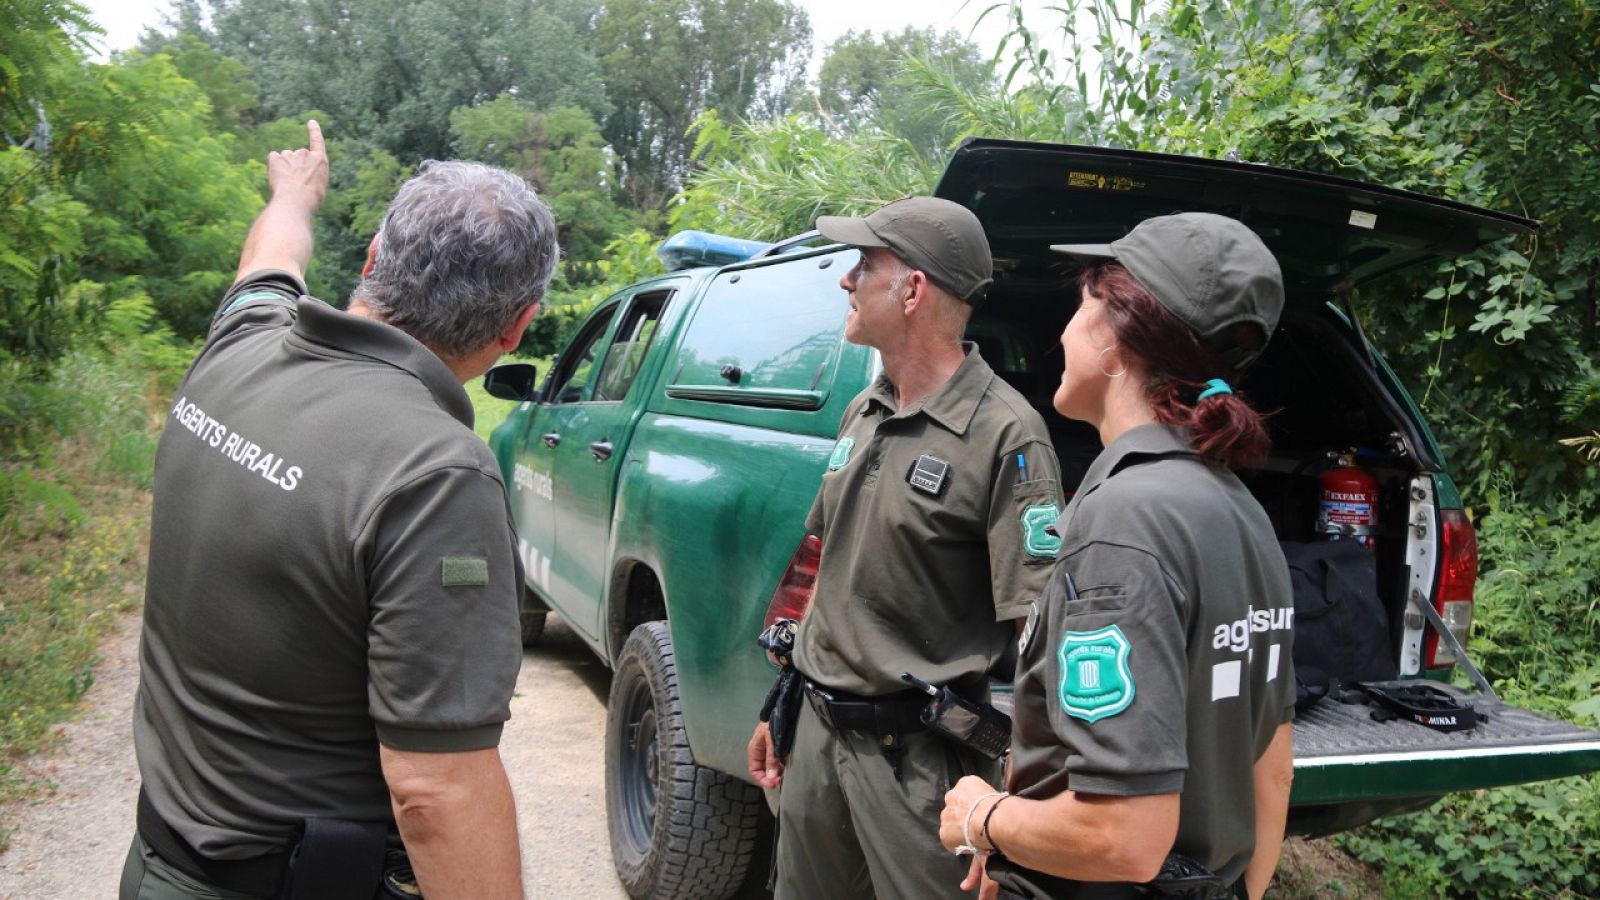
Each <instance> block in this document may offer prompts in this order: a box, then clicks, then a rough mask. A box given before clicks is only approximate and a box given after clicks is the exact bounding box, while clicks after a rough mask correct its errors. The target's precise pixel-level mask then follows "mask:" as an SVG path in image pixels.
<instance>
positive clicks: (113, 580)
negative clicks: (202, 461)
mask: <svg viewBox="0 0 1600 900" xmlns="http://www.w3.org/2000/svg"><path fill="white" fill-rule="evenodd" d="M99 289H100V288H99V287H98V286H85V285H79V286H76V287H74V289H73V290H72V291H70V292H69V301H70V302H77V301H78V300H80V299H81V298H80V297H79V296H78V295H79V294H80V293H82V292H84V291H96V290H99ZM103 308H104V310H105V314H104V317H103V319H102V321H101V323H100V324H101V327H100V328H99V329H98V330H97V331H96V332H94V333H92V334H90V333H85V334H83V335H80V336H79V337H78V338H77V340H76V341H75V343H74V346H72V347H71V348H69V349H68V350H67V352H65V353H64V355H63V356H62V357H61V359H60V361H59V363H58V364H57V365H56V366H54V367H53V369H52V370H51V371H50V373H49V374H48V376H47V377H44V378H42V379H41V378H31V379H25V380H24V379H18V380H12V379H10V378H0V404H5V405H10V406H15V403H14V399H13V398H14V397H15V396H16V395H17V394H18V393H27V394H28V395H29V396H30V398H31V400H30V402H32V403H34V404H36V407H37V410H38V411H41V412H44V411H47V412H48V416H47V417H46V416H42V415H37V416H33V417H31V418H30V419H29V420H28V424H29V425H30V428H29V429H27V430H26V431H25V432H24V434H25V436H26V438H27V440H26V442H25V443H19V442H17V441H14V440H8V446H7V447H6V448H5V449H6V450H7V453H6V455H5V456H4V457H0V797H5V796H8V795H10V794H12V793H14V792H15V791H16V790H17V789H18V786H19V784H18V782H19V778H18V776H17V774H16V772H15V770H14V765H15V763H16V762H17V760H18V759H20V758H21V757H23V756H26V755H28V754H31V753H33V752H36V751H37V750H38V749H39V748H41V747H42V746H44V745H45V744H46V743H47V742H48V740H49V736H50V733H51V732H50V728H51V726H52V725H54V724H55V723H56V722H59V721H61V720H62V719H64V718H66V717H68V716H69V715H70V714H71V713H72V712H73V710H74V709H75V706H76V704H77V702H78V701H79V700H80V699H81V698H82V696H83V693H84V691H86V690H88V688H89V686H90V684H91V683H92V681H93V677H92V674H91V667H92V665H93V663H94V659H95V650H94V648H95V645H96V642H97V640H98V638H99V636H100V634H101V633H102V632H103V631H104V630H105V628H106V627H107V626H108V625H109V624H110V623H111V622H112V621H113V617H112V616H111V615H109V614H110V613H112V612H115V611H118V610H124V609H127V608H129V606H130V605H131V604H133V603H134V602H135V600H136V598H137V596H138V592H137V586H138V579H139V568H140V565H141V562H142V558H143V553H142V549H141V540H142V535H143V533H144V528H143V524H142V523H143V520H144V514H143V513H142V512H141V510H142V509H143V508H145V503H146V501H144V500H143V499H141V496H140V495H139V494H138V493H137V492H136V491H135V490H133V489H134V488H148V487H149V480H150V472H151V464H152V462H153V459H154V450H155V436H154V433H153V431H152V426H153V425H156V424H159V423H160V422H162V421H164V419H165V416H162V415H159V413H157V414H152V411H153V409H154V410H164V409H165V406H166V403H165V399H166V397H167V396H168V394H169V392H170V391H171V389H172V386H173V385H174V384H175V383H176V381H177V379H178V377H179V376H180V375H181V374H182V372H183V369H184V366H185V365H186V364H187V362H188V361H189V359H190V358H191V357H192V356H193V353H194V348H193V347H192V346H182V345H179V344H178V343H176V342H175V341H174V340H173V338H172V335H171V333H170V332H169V331H167V330H166V329H165V328H163V327H162V326H160V324H159V323H158V319H157V315H156V311H155V308H154V306H153V305H152V304H151V303H150V301H149V299H148V298H145V297H142V296H133V297H127V298H123V299H120V300H117V301H114V302H110V303H108V304H106V305H104V307H103ZM3 366H4V363H3V361H0V368H3ZM4 374H7V375H9V374H11V373H9V372H6V373H4Z"/></svg>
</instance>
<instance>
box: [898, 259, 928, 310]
mask: <svg viewBox="0 0 1600 900" xmlns="http://www.w3.org/2000/svg"><path fill="white" fill-rule="evenodd" d="M929 287H930V284H929V282H928V276H926V275H924V274H922V270H920V269H912V270H911V275H910V277H908V278H907V279H906V296H905V299H904V300H902V301H901V303H902V304H903V306H904V309H905V314H906V315H907V316H911V315H914V314H915V313H916V311H917V310H919V309H921V308H922V307H923V306H924V305H926V304H927V303H929V302H931V301H932V300H933V297H932V296H931V295H930V293H929Z"/></svg>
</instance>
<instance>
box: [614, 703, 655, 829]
mask: <svg viewBox="0 0 1600 900" xmlns="http://www.w3.org/2000/svg"><path fill="white" fill-rule="evenodd" d="M624 702H625V705H624V707H623V712H624V714H623V718H622V722H623V727H622V734H621V737H620V739H621V741H622V748H621V749H622V767H621V768H622V821H623V829H624V831H625V832H626V833H627V835H628V842H629V843H630V844H632V845H633V849H634V850H635V851H636V852H638V853H644V852H645V851H647V850H649V848H650V836H651V834H652V833H653V832H654V831H655V824H656V777H657V775H658V773H659V769H660V765H661V763H660V754H659V752H658V751H659V741H658V738H657V732H656V704H655V698H654V697H653V696H652V695H651V693H650V683H649V682H648V681H646V680H645V679H644V678H639V679H637V680H635V681H634V682H633V684H632V685H630V686H629V689H628V696H627V699H626V700H625V701H624Z"/></svg>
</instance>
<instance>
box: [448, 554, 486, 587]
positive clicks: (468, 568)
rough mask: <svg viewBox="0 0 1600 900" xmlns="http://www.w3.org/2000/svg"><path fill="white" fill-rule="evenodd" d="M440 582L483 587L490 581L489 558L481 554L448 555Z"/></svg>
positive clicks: (454, 585) (458, 585)
mask: <svg viewBox="0 0 1600 900" xmlns="http://www.w3.org/2000/svg"><path fill="white" fill-rule="evenodd" d="M440 583H441V584H443V585H444V586H445V587H482V586H483V585H486V584H488V583H489V560H487V559H485V558H484V557H481V556H446V557H445V558H444V572H443V574H442V575H441V577H440Z"/></svg>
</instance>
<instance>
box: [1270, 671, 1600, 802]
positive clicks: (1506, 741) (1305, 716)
mask: <svg viewBox="0 0 1600 900" xmlns="http://www.w3.org/2000/svg"><path fill="white" fill-rule="evenodd" d="M1441 687H1446V689H1447V690H1449V691H1450V692H1451V693H1453V694H1455V695H1456V696H1457V697H1458V698H1459V699H1460V700H1461V701H1462V702H1466V703H1472V704H1473V705H1474V706H1475V707H1476V708H1477V709H1478V711H1479V715H1480V719H1479V722H1478V725H1477V726H1476V727H1474V728H1470V729H1467V730H1465V731H1454V732H1442V731H1436V730H1434V729H1432V728H1428V727H1426V726H1423V725H1418V724H1416V723H1415V722H1411V721H1408V720H1405V719H1392V720H1390V721H1387V722H1377V721H1373V718H1372V711H1373V707H1371V706H1368V705H1365V704H1361V703H1352V704H1347V703H1341V702H1339V701H1337V700H1332V699H1327V700H1323V701H1322V702H1321V703H1318V704H1317V705H1316V706H1314V707H1312V708H1311V709H1309V710H1307V711H1306V712H1305V713H1302V714H1301V715H1300V716H1299V717H1298V718H1296V720H1295V728H1294V793H1293V794H1292V795H1291V799H1290V802H1291V803H1292V804H1293V805H1296V806H1299V805H1304V804H1323V803H1341V802H1348V801H1357V800H1379V799H1387V798H1403V797H1427V796H1437V795H1440V794H1445V793H1449V792H1451V791H1464V790H1475V789H1477V788H1485V787H1495V786H1498V785H1506V784H1520V783H1523V782H1529V781H1543V780H1545V779H1548V778H1561V777H1564V776H1568V775H1581V774H1583V773H1585V772H1593V771H1595V770H1600V731H1590V730H1588V729H1585V728H1579V727H1578V726H1576V725H1572V724H1570V723H1567V722H1562V721H1560V720H1558V719H1552V718H1550V717H1548V716H1543V715H1540V714H1538V713H1534V712H1529V711H1528V710H1525V709H1520V708H1518V707H1515V706H1505V705H1500V706H1494V705H1493V702H1492V701H1489V700H1487V698H1484V697H1482V696H1479V695H1474V694H1468V693H1466V692H1464V691H1461V690H1458V689H1455V688H1452V687H1448V686H1444V685H1441Z"/></svg>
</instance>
